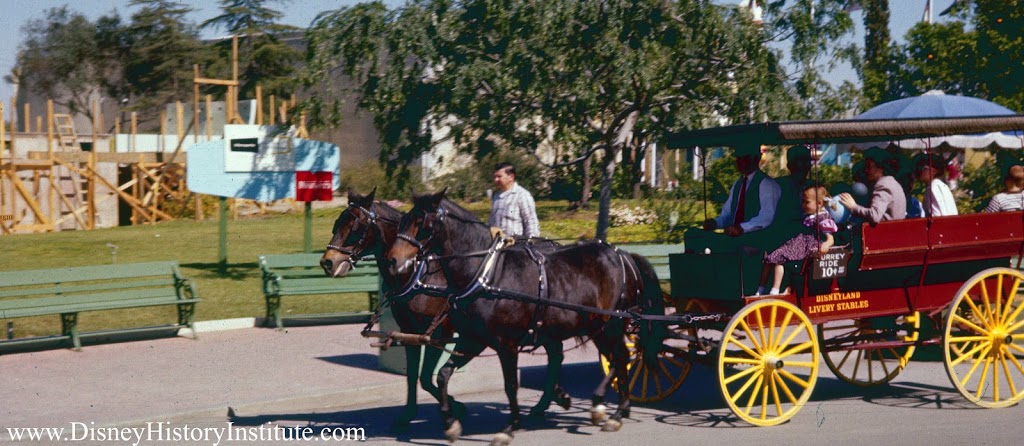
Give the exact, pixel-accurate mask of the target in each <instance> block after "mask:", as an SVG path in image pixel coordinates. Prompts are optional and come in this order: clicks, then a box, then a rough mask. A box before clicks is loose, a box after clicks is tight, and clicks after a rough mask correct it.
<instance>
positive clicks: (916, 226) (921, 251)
mask: <svg viewBox="0 0 1024 446" xmlns="http://www.w3.org/2000/svg"><path fill="white" fill-rule="evenodd" d="M930 222H931V223H930V227H929V219H926V218H916V219H910V220H896V221H884V222H881V223H879V224H878V225H876V226H870V225H866V224H864V225H861V228H860V240H859V242H860V243H859V245H860V248H861V249H860V251H861V261H860V270H862V271H871V270H875V269H886V268H896V267H902V266H920V265H922V264H924V262H925V260H926V259H927V261H928V263H929V264H932V263H950V262H962V261H971V260H982V259H993V258H999V257H1011V256H1014V255H1017V254H1018V253H1019V252H1020V250H1021V244H1022V242H1024V212H994V213H980V214H966V215H952V216H946V217H934V218H932V219H931V221H930Z"/></svg>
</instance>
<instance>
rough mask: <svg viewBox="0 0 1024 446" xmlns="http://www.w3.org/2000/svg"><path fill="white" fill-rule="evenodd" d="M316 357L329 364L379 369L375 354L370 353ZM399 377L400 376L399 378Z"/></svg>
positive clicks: (375, 370)
mask: <svg viewBox="0 0 1024 446" xmlns="http://www.w3.org/2000/svg"><path fill="white" fill-rule="evenodd" d="M316 359H319V360H321V361H325V362H329V363H331V364H337V365H343V366H348V367H355V368H359V369H364V370H372V371H374V372H377V371H380V367H379V364H378V362H379V361H378V359H377V355H374V354H370V353H355V354H351V355H338V356H321V357H318V358H316ZM399 379H400V378H399Z"/></svg>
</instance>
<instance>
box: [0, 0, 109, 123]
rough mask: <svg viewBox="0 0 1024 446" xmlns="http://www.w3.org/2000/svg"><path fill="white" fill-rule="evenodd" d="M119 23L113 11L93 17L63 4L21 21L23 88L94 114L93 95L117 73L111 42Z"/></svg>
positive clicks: (105, 87) (19, 68) (102, 90)
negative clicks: (22, 35) (39, 15)
mask: <svg viewBox="0 0 1024 446" xmlns="http://www.w3.org/2000/svg"><path fill="white" fill-rule="evenodd" d="M119 27H120V18H119V17H118V16H117V15H116V14H111V15H105V16H102V17H100V18H99V19H97V21H96V22H93V21H90V20H89V19H87V18H86V17H85V16H84V15H82V14H80V13H78V12H74V11H72V10H69V9H68V8H67V7H66V6H63V7H60V8H53V9H49V10H47V11H46V13H45V18H40V19H34V20H30V21H29V22H28V23H26V24H25V25H24V26H23V27H22V31H23V32H24V34H25V40H24V41H23V42H22V43H21V45H20V47H19V52H18V61H17V71H18V72H20V73H21V74H22V75H23V76H21V78H20V79H17V81H18V82H20V85H21V88H25V89H27V90H28V91H31V92H33V93H35V94H37V95H40V96H42V97H46V98H52V99H53V100H54V102H55V103H56V104H58V105H61V106H64V107H66V108H67V109H68V110H69V111H70V112H71V113H82V114H84V115H85V116H87V117H88V118H89V119H90V120H95V119H96V117H95V116H93V109H92V107H91V103H92V102H91V101H92V100H93V99H94V98H96V97H100V96H102V95H104V94H106V93H107V91H108V90H109V89H110V88H111V87H112V85H114V83H115V82H116V79H117V78H119V76H120V74H119V68H120V63H121V61H120V59H119V58H118V57H117V47H116V45H114V44H113V42H111V40H112V39H114V38H115V37H114V36H116V35H117V34H118V32H117V29H119ZM9 80H14V79H9Z"/></svg>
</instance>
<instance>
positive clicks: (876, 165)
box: [839, 147, 907, 225]
mask: <svg viewBox="0 0 1024 446" xmlns="http://www.w3.org/2000/svg"><path fill="white" fill-rule="evenodd" d="M895 170H896V169H895V166H894V165H893V158H892V156H891V155H889V153H888V152H886V151H885V150H882V149H880V148H878V147H872V148H870V149H868V150H865V151H864V176H865V177H866V179H867V181H868V183H871V200H870V201H869V202H868V205H867V206H861V205H859V204H857V201H856V200H854V199H853V196H852V195H850V194H849V193H845V192H844V193H842V194H839V202H841V203H842V204H843V206H846V208H847V209H849V210H850V213H851V214H853V215H854V216H856V217H860V218H861V219H862V220H864V221H866V222H868V223H871V224H873V225H874V224H878V222H880V221H886V220H902V219H904V218H906V217H907V196H906V195H905V194H904V193H903V187H902V186H900V183H898V182H897V181H896V179H895V178H893V177H892V174H893V172H895Z"/></svg>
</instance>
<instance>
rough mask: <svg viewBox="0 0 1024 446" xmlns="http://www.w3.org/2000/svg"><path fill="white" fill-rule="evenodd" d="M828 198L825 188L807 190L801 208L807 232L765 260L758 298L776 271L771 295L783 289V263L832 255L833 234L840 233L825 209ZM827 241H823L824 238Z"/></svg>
mask: <svg viewBox="0 0 1024 446" xmlns="http://www.w3.org/2000/svg"><path fill="white" fill-rule="evenodd" d="M827 197H828V190H826V189H825V188H824V187H821V186H808V187H806V188H804V191H803V199H802V200H801V206H800V207H801V208H802V209H803V211H804V214H806V217H805V218H804V221H803V230H802V231H801V232H800V234H797V236H796V237H793V238H791V239H789V240H788V241H786V243H783V244H782V246H780V247H778V248H777V249H776V250H774V251H772V252H770V253H768V255H766V256H765V258H764V268H762V269H761V281H760V286H759V287H758V288H757V295H762V294H765V286H766V285H767V284H768V275H769V273H770V272H773V271H774V277H773V281H772V288H771V290H769V291H768V293H767V294H779V287H780V286H781V285H782V274H783V272H784V269H783V266H782V265H783V264H785V263H786V262H794V261H797V260H803V259H806V258H807V257H810V256H814V255H818V254H825V253H827V252H828V250H829V248H831V247H832V244H833V243H835V238H834V237H832V234H835V233H836V232H837V231H839V227H838V226H836V222H835V221H834V220H832V217H831V216H830V215H829V213H828V211H827V210H826V209H825V198H827ZM822 236H823V237H824V238H825V241H824V242H822V241H821V237H822Z"/></svg>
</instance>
